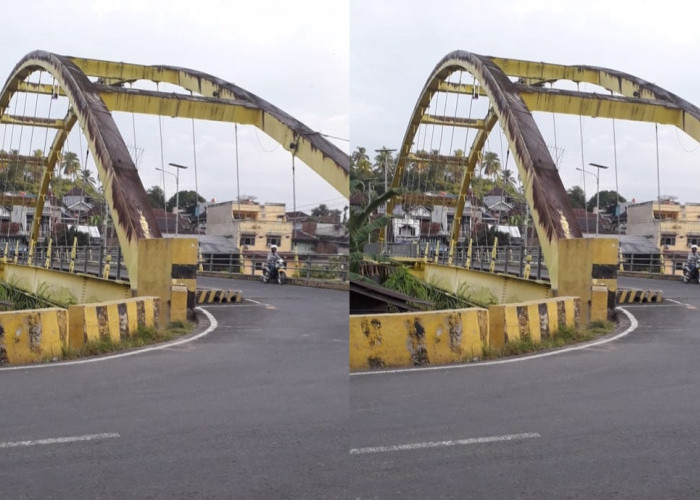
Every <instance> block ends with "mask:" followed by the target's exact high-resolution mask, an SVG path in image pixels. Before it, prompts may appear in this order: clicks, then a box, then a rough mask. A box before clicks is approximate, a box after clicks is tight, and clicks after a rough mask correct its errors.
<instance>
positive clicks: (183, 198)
mask: <svg viewBox="0 0 700 500" xmlns="http://www.w3.org/2000/svg"><path fill="white" fill-rule="evenodd" d="M156 187H157V186H153V187H152V188H151V189H150V190H149V192H150V191H151V190H153V189H155V188H156ZM159 190H160V188H159ZM160 192H161V193H162V191H160ZM149 199H150V195H149ZM203 201H206V200H205V199H204V198H202V197H201V196H200V195H199V194H197V192H196V191H180V197H179V198H178V196H177V193H175V194H174V195H172V196H171V197H170V199H169V200H168V204H167V208H168V211H169V212H170V211H172V209H173V208H174V207H175V203H176V202H178V203H179V206H178V210H179V211H180V213H184V214H188V215H191V216H194V214H195V209H196V208H197V203H198V202H203ZM162 206H163V205H162V203H161V205H160V206H159V207H158V208H160V207H162Z"/></svg>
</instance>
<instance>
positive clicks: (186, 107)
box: [0, 51, 349, 305]
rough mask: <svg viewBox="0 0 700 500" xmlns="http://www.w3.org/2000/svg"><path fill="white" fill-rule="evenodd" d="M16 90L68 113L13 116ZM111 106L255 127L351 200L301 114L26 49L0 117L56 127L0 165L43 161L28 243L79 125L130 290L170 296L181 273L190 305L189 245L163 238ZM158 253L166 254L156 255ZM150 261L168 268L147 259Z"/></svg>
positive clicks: (161, 75)
mask: <svg viewBox="0 0 700 500" xmlns="http://www.w3.org/2000/svg"><path fill="white" fill-rule="evenodd" d="M36 72H42V73H48V74H50V75H51V76H52V78H53V82H54V83H53V84H41V83H36V82H35V81H33V80H32V78H31V77H32V75H33V74H34V73H36ZM40 81H41V80H40ZM137 81H148V82H154V83H156V84H160V83H167V84H172V85H175V86H177V87H180V88H181V89H182V90H183V92H182V93H172V92H160V91H153V90H144V89H139V88H135V87H134V86H133V85H129V84H130V83H132V82H137ZM22 93H25V94H46V95H51V96H52V97H53V98H56V99H58V98H65V99H67V101H68V106H67V112H66V114H65V116H63V117H62V118H59V119H56V118H52V117H51V116H41V115H38V116H37V115H31V116H29V114H28V113H27V114H23V115H17V114H13V111H12V110H11V109H10V102H11V100H12V99H13V97H16V96H17V95H19V94H22ZM113 111H126V112H133V113H145V114H152V115H162V116H168V117H181V118H192V119H198V120H212V121H219V122H233V123H240V124H248V125H254V126H255V127H257V128H258V129H260V130H262V131H263V132H265V133H266V134H267V135H269V136H270V137H272V138H273V139H274V140H275V141H276V142H278V143H279V144H280V145H281V146H282V147H283V148H285V149H286V150H288V151H290V153H291V154H292V155H295V156H296V157H297V158H299V159H300V160H302V161H303V162H304V163H306V164H307V165H308V166H309V167H310V168H312V169H313V170H314V171H315V172H317V173H318V174H319V175H320V176H321V177H322V178H323V179H324V180H325V181H326V182H328V183H329V184H330V185H331V186H332V187H334V188H335V189H336V190H337V191H338V192H340V193H341V194H343V195H344V196H346V197H347V196H348V191H349V188H348V171H349V158H348V156H347V154H345V153H344V152H342V151H341V150H340V149H338V148H337V147H336V146H334V145H333V144H332V143H330V142H329V141H328V140H326V138H325V137H323V136H322V135H321V134H319V133H318V132H316V131H314V130H313V129H311V128H310V127H308V126H307V125H305V124H303V123H301V122H300V121H299V120H297V119H295V118H294V117H292V116H290V115H289V114H287V113H285V112H284V111H282V110H281V109H279V108H277V107H275V106H274V105H272V104H270V103H269V102H267V101H265V100H264V99H262V98H260V97H258V96H256V95H255V94H253V93H252V92H249V91H247V90H245V89H243V88H240V87H238V86H236V85H234V84H232V83H229V82H227V81H224V80H222V79H220V78H217V77H215V76H211V75H208V74H205V73H202V72H199V71H196V70H191V69H186V68H180V67H172V66H144V65H138V64H129V63H123V62H112V61H104V60H95V59H86V58H79V57H70V56H63V55H58V54H53V53H50V52H45V51H35V52H32V53H29V54H27V55H26V56H25V57H23V58H22V59H21V60H20V61H19V62H18V63H17V65H16V66H15V68H14V69H13V71H12V73H11V74H10V75H9V77H8V78H7V81H6V83H5V85H4V87H3V89H2V92H1V93H0V123H3V124H8V125H10V124H12V125H17V126H27V127H43V128H47V129H49V130H54V131H55V134H54V135H53V141H52V143H51V147H50V149H49V151H47V152H45V154H44V156H40V157H36V156H28V155H27V156H23V157H21V158H18V157H8V158H4V159H3V158H0V161H9V160H15V161H21V162H23V163H24V164H26V165H30V164H31V165H38V166H40V167H43V175H42V180H41V183H40V187H39V188H38V191H39V193H38V196H37V201H36V211H35V215H34V219H33V223H32V228H31V241H32V242H33V243H35V242H36V241H37V238H38V236H39V229H40V226H39V224H40V220H41V214H42V211H43V208H44V203H45V199H46V195H47V193H48V189H49V184H50V181H51V179H52V176H53V175H54V172H55V169H56V168H57V164H58V163H59V160H60V154H61V151H62V149H63V147H64V143H65V142H66V140H67V138H68V135H69V133H70V132H71V130H72V129H73V128H74V126H75V125H76V124H77V125H78V126H79V127H80V129H81V131H82V133H83V134H84V136H85V137H86V139H87V144H88V149H89V151H90V153H91V154H92V156H93V159H94V162H95V164H96V166H97V171H98V175H99V180H100V181H101V183H102V186H103V187H104V192H105V198H106V201H107V203H108V206H109V210H110V212H111V213H110V215H111V217H112V219H113V221H114V227H115V232H116V234H117V237H118V239H119V244H120V246H121V249H122V253H123V255H124V261H125V265H126V267H127V269H128V273H129V280H130V287H131V290H132V293H133V294H138V295H143V294H152V295H158V296H161V297H163V298H165V299H166V300H169V298H170V292H169V290H170V285H171V283H172V280H175V279H178V280H183V281H184V282H185V283H186V284H187V287H188V289H189V291H190V292H191V293H190V297H189V302H190V305H192V303H193V298H192V295H193V292H194V287H195V282H194V280H195V277H196V264H197V253H196V241H194V240H181V241H175V240H172V239H164V238H162V237H161V236H162V235H161V233H160V230H159V228H158V225H157V223H156V218H155V216H154V214H153V211H152V209H151V208H150V205H149V202H148V198H147V195H146V192H145V190H144V187H143V185H142V183H141V180H140V178H139V175H138V172H137V169H136V166H135V165H134V161H133V159H132V157H131V155H130V154H129V151H128V149H127V146H126V143H125V141H124V139H123V138H122V136H121V134H120V132H119V130H118V128H117V126H116V124H115V122H114V120H113V117H112V114H111V113H112V112H113ZM165 240H171V241H165ZM30 248H31V246H30ZM163 255H166V256H168V255H169V256H170V258H166V259H163V258H161V257H162V256H163ZM156 256H158V257H159V258H155V257H156ZM156 262H159V263H161V262H165V264H157V265H154V263H156Z"/></svg>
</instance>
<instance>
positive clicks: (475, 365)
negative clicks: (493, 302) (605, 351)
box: [350, 307, 639, 377]
mask: <svg viewBox="0 0 700 500" xmlns="http://www.w3.org/2000/svg"><path fill="white" fill-rule="evenodd" d="M615 310H617V311H622V312H623V313H624V314H625V315H626V316H627V318H628V319H629V320H630V326H629V327H628V328H627V329H626V330H625V331H624V332H620V333H618V334H617V335H614V336H612V337H609V338H605V339H601V340H595V341H593V342H586V343H585V344H578V345H575V346H571V347H565V348H563V349H557V350H555V351H547V352H543V353H540V354H532V355H529V356H518V357H515V358H506V359H498V360H496V361H478V362H474V363H460V364H455V365H444V366H424V367H419V368H399V369H396V370H382V371H370V372H354V373H350V376H351V377H361V376H364V375H389V374H393V373H408V372H424V371H437V370H456V369H459V368H480V367H484V366H493V365H504V364H507V363H520V362H521V361H532V360H533V359H540V358H545V357H548V356H556V355H558V354H564V353H567V352H572V351H581V350H583V349H588V348H590V347H595V346H599V345H603V344H607V343H608V342H613V341H615V340H618V339H621V338H622V337H625V336H627V335H629V334H630V333H632V332H633V331H635V330H636V329H637V327H638V326H639V323H638V322H637V318H635V317H634V316H633V315H632V313H630V312H629V311H627V310H626V309H625V308H624V307H616V308H615Z"/></svg>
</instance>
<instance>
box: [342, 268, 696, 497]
mask: <svg viewBox="0 0 700 500" xmlns="http://www.w3.org/2000/svg"><path fill="white" fill-rule="evenodd" d="M620 284H621V285H622V286H634V287H639V288H647V289H662V290H664V299H665V302H663V303H662V304H649V305H630V306H628V307H626V309H627V310H628V311H629V312H630V313H631V314H632V315H634V317H636V319H637V320H638V322H639V326H638V327H637V328H636V329H634V331H631V332H630V333H629V334H628V335H626V336H624V337H623V338H620V339H618V340H615V341H613V342H610V343H606V344H603V345H599V346H596V347H590V348H587V349H583V350H577V351H570V352H563V353H560V354H557V355H554V356H546V357H536V358H533V359H529V360H525V361H519V362H514V363H506V364H492V365H488V364H486V363H483V364H480V365H479V364H474V365H472V366H467V367H463V368H453V369H438V370H432V371H427V370H422V371H409V372H400V373H390V374H376V375H374V374H373V375H361V376H352V377H351V382H350V401H351V403H350V405H351V414H350V415H351V418H350V422H351V426H350V435H349V444H350V448H351V452H350V467H351V471H352V472H351V484H350V495H349V498H353V499H426V498H430V499H466V498H470V499H471V498H474V499H506V498H507V499H514V498H517V499H538V500H540V499H613V498H614V499H635V500H639V499H661V498H663V499H697V498H700V474H698V470H699V469H698V467H699V466H700V446H699V443H700V328H699V327H698V320H699V319H700V316H699V314H698V307H700V286H699V285H683V284H682V283H678V282H668V281H654V280H640V279H630V278H622V279H620ZM623 317H624V316H623ZM624 318H626V317H624ZM625 321H626V320H625ZM632 323H633V321H632ZM629 324H630V322H629V321H626V325H623V327H622V329H623V330H624V329H625V328H627V327H628V326H629ZM627 330H628V331H630V330H631V328H628V329H627Z"/></svg>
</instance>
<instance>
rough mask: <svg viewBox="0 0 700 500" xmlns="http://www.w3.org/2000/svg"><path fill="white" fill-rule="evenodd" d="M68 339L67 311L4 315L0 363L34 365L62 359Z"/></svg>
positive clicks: (0, 323) (1, 318)
mask: <svg viewBox="0 0 700 500" xmlns="http://www.w3.org/2000/svg"><path fill="white" fill-rule="evenodd" d="M67 335H68V312H67V311H66V310H65V309H60V308H49V309H34V310H28V311H8V312H3V313H0V362H6V363H10V364H22V363H33V362H36V361H41V360H50V359H52V358H53V357H56V356H60V355H61V347H62V346H63V345H64V343H65V342H66V339H67Z"/></svg>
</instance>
